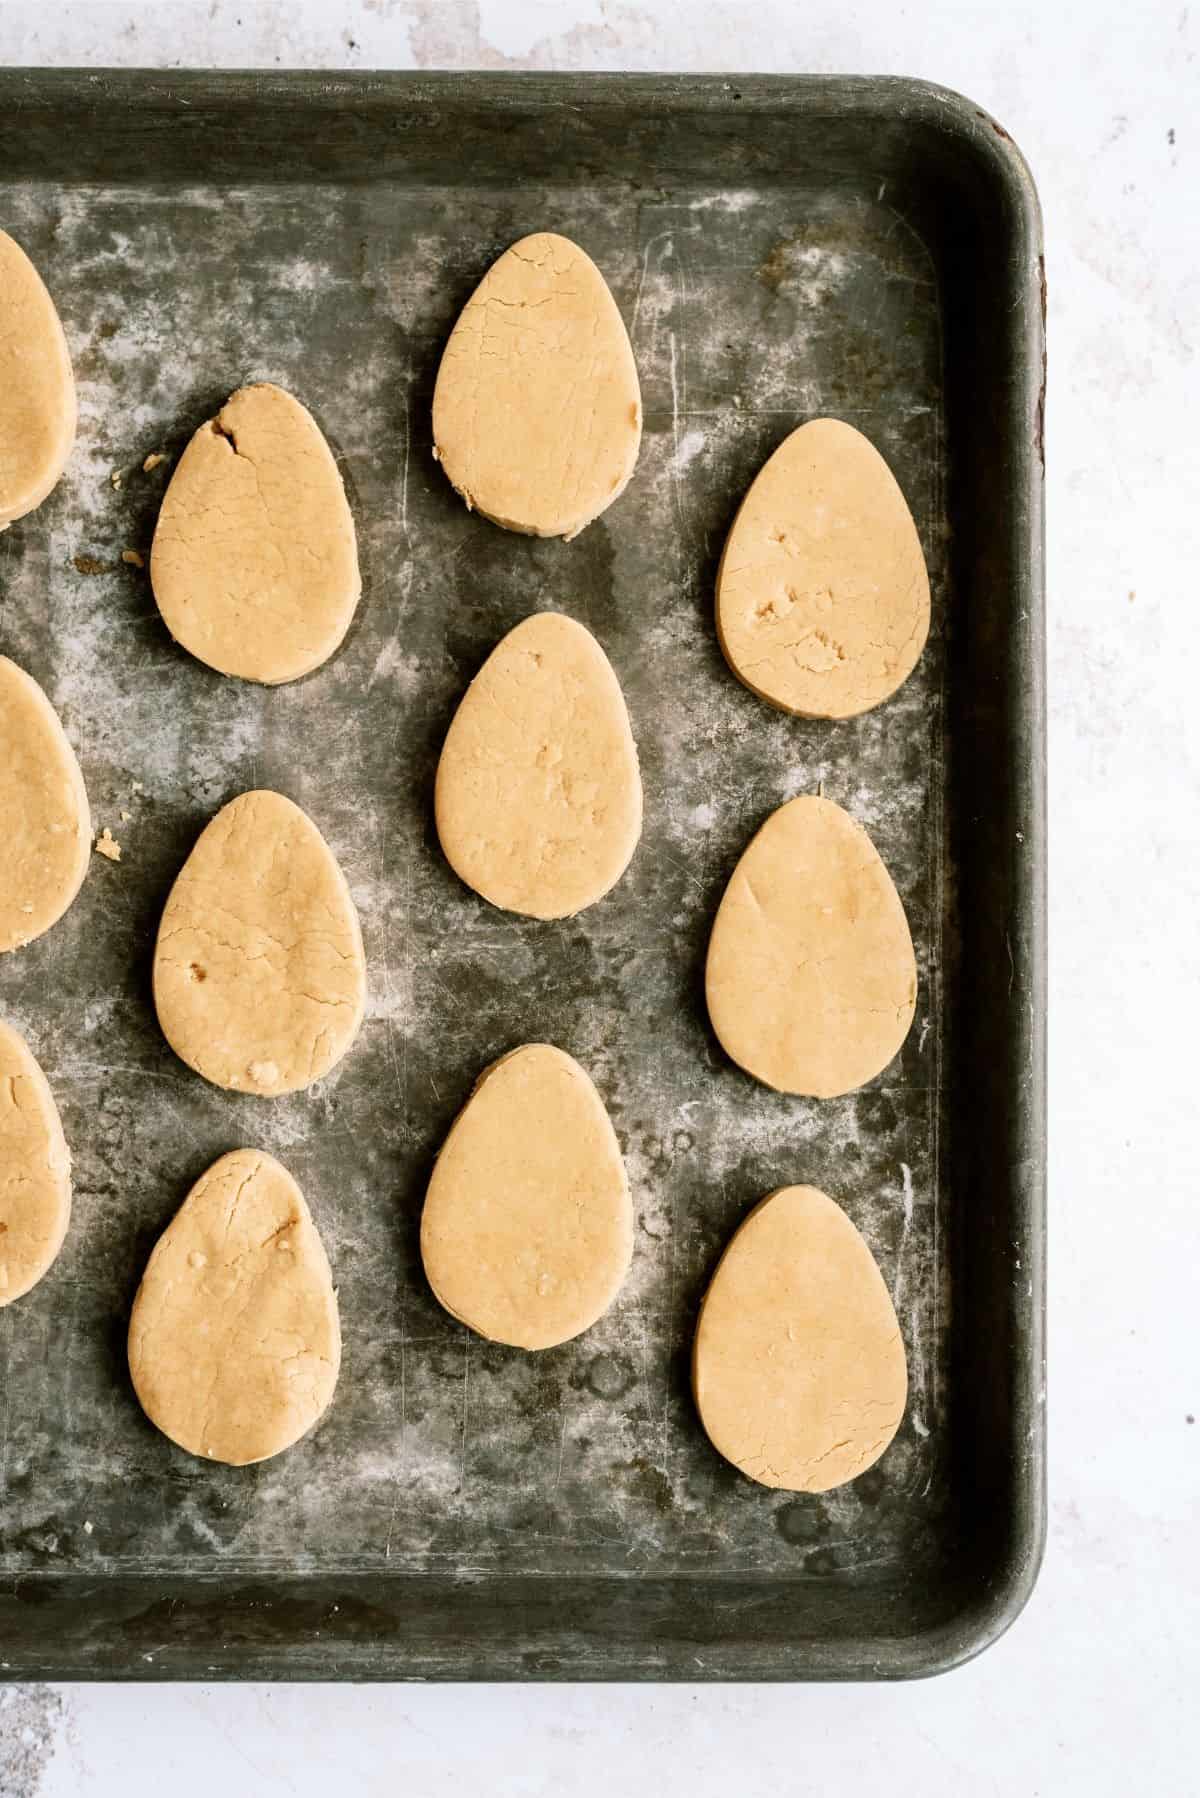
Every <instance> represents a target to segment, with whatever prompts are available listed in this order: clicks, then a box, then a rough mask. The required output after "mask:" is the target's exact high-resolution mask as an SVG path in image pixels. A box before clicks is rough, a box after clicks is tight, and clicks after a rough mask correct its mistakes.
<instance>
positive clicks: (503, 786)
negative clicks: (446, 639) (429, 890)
mask: <svg viewBox="0 0 1200 1798" xmlns="http://www.w3.org/2000/svg"><path fill="white" fill-rule="evenodd" d="M434 809H435V813H436V817H437V829H438V836H439V838H440V840H441V845H442V849H443V851H444V852H445V856H446V860H447V861H448V862H449V863H450V866H451V867H452V868H453V869H454V871H455V873H456V874H457V875H458V876H459V878H460V879H461V880H465V881H466V883H467V885H468V886H470V887H474V889H475V891H476V892H477V893H482V895H483V897H484V898H485V899H490V901H491V902H492V904H493V905H498V906H500V907H502V909H503V910H505V911H515V912H524V913H525V914H526V915H527V916H529V917H532V918H567V917H572V916H573V915H574V914H575V913H576V912H580V911H582V910H583V909H584V907H585V906H588V905H594V904H595V902H596V900H597V899H601V898H603V896H604V894H605V893H607V892H608V890H609V888H610V887H612V886H615V884H616V882H617V881H618V880H620V878H621V876H622V874H623V873H624V872H625V870H626V868H627V867H628V866H629V861H630V857H631V856H632V855H633V852H634V849H635V848H636V847H637V840H638V837H639V836H640V834H641V829H642V782H641V777H640V775H639V773H638V760H637V749H636V747H635V745H634V741H633V733H632V731H631V730H630V728H629V714H628V712H627V711H626V709H625V699H624V696H623V694H622V692H621V688H620V684H619V683H618V681H617V677H616V675H615V674H614V673H613V670H612V664H611V663H610V662H609V660H608V657H607V656H606V655H605V653H604V651H603V650H602V649H601V647H600V645H599V644H598V643H597V642H596V639H595V638H594V637H593V636H592V635H591V633H590V632H589V631H586V630H584V628H583V626H582V625H581V624H576V623H575V622H574V620H573V619H571V618H564V617H563V616H562V614H561V613H559V612H538V613H535V614H534V616H533V617H532V618H526V619H525V621H524V623H523V624H519V625H518V626H517V627H516V629H515V630H512V631H510V632H509V633H508V636H507V637H505V638H504V639H503V640H502V641H501V642H500V643H499V644H498V645H497V647H496V648H495V649H494V650H493V651H492V653H491V655H490V656H489V657H488V659H487V661H486V662H485V663H484V665H483V667H482V668H481V669H480V671H479V673H478V674H477V675H476V677H475V679H474V680H473V681H472V682H471V685H470V687H468V689H467V691H466V694H465V695H464V697H463V700H462V704H461V705H460V706H459V708H458V711H457V713H456V714H455V717H454V721H453V723H452V724H451V726H450V729H449V731H448V733H447V736H446V742H445V745H444V747H443V749H442V755H441V760H440V762H439V763H438V771H437V785H436V788H435V794H434Z"/></svg>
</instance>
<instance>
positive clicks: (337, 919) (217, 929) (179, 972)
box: [154, 792, 366, 1097]
mask: <svg viewBox="0 0 1200 1798" xmlns="http://www.w3.org/2000/svg"><path fill="white" fill-rule="evenodd" d="M365 1002H366V964H365V962H364V959H363V947H362V936H361V933H360V931H359V926H358V914H357V912H356V911H355V909H354V901H353V900H352V899H351V897H350V889H349V887H348V886H347V885H346V879H345V876H344V875H343V873H342V871H341V869H340V868H339V867H338V864H337V861H336V859H335V857H334V854H333V851H332V850H331V849H330V847H329V845H328V844H327V843H326V841H325V839H324V838H323V837H322V835H321V833H320V831H319V830H318V829H317V827H316V825H315V824H314V823H313V821H312V819H311V818H309V817H308V816H307V815H306V814H305V813H304V812H302V811H301V810H300V807H299V806H298V805H293V804H292V802H291V800H290V799H285V798H284V797H283V795H282V794H281V793H267V792H255V793H243V794H242V795H241V797H240V798H239V799H234V800H232V801H231V802H230V804H228V805H227V806H225V807H224V809H223V810H222V811H219V812H218V813H217V815H216V817H215V818H214V819H213V820H212V822H211V823H210V824H209V825H208V826H207V827H206V828H205V829H204V830H203V831H202V832H201V834H200V837H199V839H198V840H197V843H196V846H195V848H194V849H193V850H192V853H191V854H190V855H189V857H188V859H187V861H186V862H185V863H184V865H183V867H182V869H181V870H180V873H179V877H178V879H177V880H176V882H175V885H174V886H173V887H172V889H171V895H170V897H169V899H168V900H167V904H166V909H165V910H164V912H163V915H162V922H161V924H160V925H159V929H158V944H157V947H156V948H155V951H154V1003H155V1005H156V1006H157V1008H158V1021H159V1023H160V1024H161V1025H162V1030H163V1035H164V1036H165V1037H166V1039H167V1041H168V1042H169V1043H170V1045H171V1047H172V1048H173V1049H174V1051H175V1053H176V1055H178V1056H179V1058H180V1059H181V1060H182V1061H186V1062H187V1064H188V1066H189V1067H190V1068H194V1069H195V1071H196V1072H197V1073H198V1074H203V1076H204V1078H205V1079H206V1080H211V1081H212V1082H213V1084H214V1086H226V1087H231V1088H233V1089H235V1090H237V1091H241V1092H251V1093H259V1094H262V1095H264V1096H267V1097H275V1096H276V1095H277V1094H279V1093H290V1092H296V1091H297V1090H298V1089H299V1088H301V1087H305V1086H311V1085H312V1083H313V1081H314V1080H320V1079H321V1078H322V1076H323V1075H325V1074H327V1073H328V1072H329V1070H330V1069H331V1068H332V1067H333V1066H334V1064H335V1063H336V1062H338V1061H340V1060H341V1058H342V1056H343V1055H344V1054H345V1053H346V1050H347V1049H348V1048H349V1047H350V1044H351V1043H352V1042H353V1041H354V1038H355V1037H356V1035H357V1034H358V1027H359V1025H360V1024H361V1022H362V1015H363V1007H364V1004H365Z"/></svg>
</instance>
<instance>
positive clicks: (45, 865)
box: [0, 656, 92, 954]
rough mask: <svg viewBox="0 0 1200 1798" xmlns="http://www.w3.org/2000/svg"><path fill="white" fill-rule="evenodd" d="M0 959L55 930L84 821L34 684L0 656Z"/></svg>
mask: <svg viewBox="0 0 1200 1798" xmlns="http://www.w3.org/2000/svg"><path fill="white" fill-rule="evenodd" d="M0 825H2V826H3V831H4V854H3V856H2V857H0V954H3V953H4V951H5V950H7V949H20V948H21V947H22V946H23V945H24V944H25V943H29V942H32V941H33V939H34V937H37V936H41V935H42V933H43V932H44V931H47V930H49V928H50V926H51V925H52V924H57V922H58V920H59V919H60V918H61V917H62V915H63V913H64V912H65V911H66V909H67V907H68V906H69V905H70V903H71V901H72V900H73V899H74V897H75V895H76V893H78V891H79V889H80V887H81V886H82V885H83V877H84V875H85V874H86V873H87V870H88V862H89V860H90V858H91V852H92V821H91V814H90V812H89V810H88V796H87V791H86V789H85V787H84V784H83V775H82V774H81V773H80V771H79V763H78V762H77V761H76V759H75V751H74V750H73V749H72V748H71V745H70V744H69V743H68V741H67V737H66V732H65V731H64V730H63V727H62V725H61V723H60V722H59V718H58V713H57V712H56V711H55V710H54V707H53V706H52V705H51V704H50V701H49V700H48V699H47V698H46V695H45V694H44V693H43V692H42V689H41V688H40V687H39V686H38V684H37V682H36V681H35V680H34V679H33V678H32V677H31V676H30V675H28V674H26V673H25V671H24V669H23V668H18V667H17V664H16V663H15V662H10V661H9V660H8V658H7V656H0Z"/></svg>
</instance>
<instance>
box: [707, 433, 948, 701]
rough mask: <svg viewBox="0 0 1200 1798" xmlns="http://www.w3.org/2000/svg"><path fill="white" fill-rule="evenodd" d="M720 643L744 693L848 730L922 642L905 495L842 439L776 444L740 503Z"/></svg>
mask: <svg viewBox="0 0 1200 1798" xmlns="http://www.w3.org/2000/svg"><path fill="white" fill-rule="evenodd" d="M717 633H718V635H719V637H720V640H721V648H722V649H723V650H724V652H725V659H726V660H727V661H728V663H729V666H730V667H731V668H732V669H733V672H734V673H735V674H736V675H737V677H738V679H739V680H741V681H743V682H744V683H745V684H746V686H748V687H749V688H750V689H751V691H752V692H754V693H757V694H758V695H759V696H760V697H761V698H763V699H767V700H769V701H770V702H771V704H772V705H776V706H779V707H780V708H781V710H783V711H785V712H795V713H797V714H799V716H801V717H803V718H852V717H855V716H856V715H857V714H858V713H859V712H868V711H870V709H871V707H872V706H877V705H879V704H880V702H881V701H882V700H885V699H887V698H888V697H889V695H890V694H892V693H894V692H895V691H896V688H897V687H899V686H900V685H901V684H902V683H903V682H904V681H905V680H907V678H908V676H909V675H910V674H911V673H912V671H913V669H914V668H915V667H916V665H917V662H918V660H919V659H920V655H921V651H922V650H923V649H924V647H925V639H926V637H927V636H928V635H929V576H928V574H927V573H926V569H925V558H924V555H923V554H922V551H921V540H920V538H919V537H918V535H917V527H916V525H915V524H914V523H913V518H912V514H911V512H910V511H909V509H908V505H907V502H906V501H905V498H904V495H903V494H902V493H901V491H900V488H899V486H898V485H897V483H896V479H895V477H894V475H893V474H892V471H891V469H890V468H889V467H888V465H887V463H886V462H885V461H884V459H883V457H882V456H881V455H880V454H879V451H878V450H877V449H876V448H875V447H874V445H873V444H872V443H870V442H869V441H868V439H867V438H866V437H864V436H863V435H862V433H861V431H856V430H855V429H854V427H853V426H852V425H847V424H842V423H841V422H840V420H838V419H835V418H817V419H813V421H812V422H811V423H810V424H806V425H801V427H800V429H799V430H798V431H793V432H792V434H791V436H790V437H787V438H785V439H784V441H783V443H781V444H780V446H779V448H778V449H777V450H776V451H775V453H774V455H773V456H771V458H770V459H769V461H767V462H766V463H765V464H764V466H763V468H762V469H761V471H760V473H759V474H758V476H757V478H756V479H755V480H754V482H753V484H752V485H751V487H750V490H749V492H748V493H747V494H746V497H745V499H744V500H743V501H742V504H741V507H740V509H739V511H738V514H737V517H736V518H735V519H734V521H733V527H732V529H731V530H730V533H729V537H728V540H727V542H726V544H725V550H724V553H723V555H722V557H721V566H720V568H719V569H718V571H717Z"/></svg>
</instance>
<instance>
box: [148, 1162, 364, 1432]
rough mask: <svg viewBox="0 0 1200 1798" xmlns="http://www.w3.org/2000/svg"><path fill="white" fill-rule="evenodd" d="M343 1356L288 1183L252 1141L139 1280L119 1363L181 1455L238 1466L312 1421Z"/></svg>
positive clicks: (189, 1206)
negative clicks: (124, 1361)
mask: <svg viewBox="0 0 1200 1798" xmlns="http://www.w3.org/2000/svg"><path fill="white" fill-rule="evenodd" d="M341 1354H342V1344H341V1330H340V1326H339V1322H338V1306H337V1294H336V1293H335V1292H334V1288H333V1279H332V1276H331V1275H330V1272H329V1262H328V1259H327V1258H326V1254H325V1248H324V1244H323V1243H322V1241H321V1238H320V1236H319V1235H318V1233H317V1228H316V1225H315V1224H314V1223H313V1220H312V1217H311V1215H310V1213H309V1209H308V1206H307V1205H306V1204H305V1202H304V1195H303V1194H302V1193H301V1191H300V1188H299V1187H298V1186H297V1185H296V1182H295V1181H294V1180H293V1179H292V1176H291V1175H290V1174H289V1173H288V1171H287V1169H286V1168H285V1167H281V1166H280V1164H279V1162H278V1161H276V1160H275V1159H274V1158H273V1157H272V1156H270V1155H267V1154H264V1153H262V1152H261V1151H259V1150H256V1149H235V1150H234V1152H233V1153H232V1154H231V1155H223V1156H222V1157H221V1159H220V1160H219V1161H217V1162H214V1163H213V1165H212V1167H210V1168H209V1170H208V1172H207V1173H206V1174H203V1175H201V1177H200V1179H199V1180H197V1182H196V1184H195V1186H193V1188H192V1190H191V1192H190V1193H189V1194H188V1196H187V1198H186V1199H185V1200H184V1202H183V1205H182V1206H181V1207H180V1209H179V1211H178V1212H177V1213H176V1214H175V1217H174V1218H173V1219H172V1221H171V1223H170V1224H168V1226H167V1228H166V1229H165V1230H164V1231H163V1234H162V1235H161V1236H160V1237H159V1239H158V1242H157V1243H156V1244H155V1247H154V1251H153V1253H152V1254H151V1256H150V1260H149V1261H148V1263H147V1264H146V1271H145V1273H144V1274H143V1275H142V1283H141V1285H140V1286H139V1287H138V1292H137V1297H136V1299H135V1300H134V1304H133V1312H132V1314H131V1316H130V1320H129V1371H130V1374H131V1375H132V1378H133V1386H134V1391H135V1392H136V1393H137V1396H138V1400H139V1402H140V1404H141V1406H142V1409H143V1410H144V1411H145V1413H146V1415H147V1417H148V1418H149V1419H150V1421H151V1423H153V1424H156V1425H157V1426H158V1428H159V1429H160V1430H161V1431H162V1432H163V1434H164V1436H169V1437H170V1438H171V1441H172V1442H176V1443H178V1444H179V1447H180V1448H185V1449H187V1451H188V1453H189V1454H192V1455H202V1456H204V1457H205V1459H207V1460H212V1461H225V1462H227V1463H228V1464H229V1465H230V1466H231V1467H244V1466H246V1465H247V1464H248V1463H249V1462H251V1461H265V1460H266V1459H267V1457H268V1456H269V1455H277V1454H279V1453H280V1452H281V1451H282V1450H283V1449H285V1448H290V1447H291V1445H292V1443H293V1442H296V1441H297V1440H298V1439H299V1438H300V1437H301V1436H303V1435H304V1434H305V1433H306V1432H307V1431H308V1430H310V1429H311V1428H312V1426H313V1425H314V1424H315V1423H316V1421H317V1419H318V1418H319V1417H320V1416H321V1415H322V1413H323V1412H324V1411H325V1410H326V1408H327V1406H328V1404H329V1401H330V1399H331V1398H332V1397H333V1389H334V1387H335V1386H336V1384H337V1377H338V1367H339V1365H340V1362H341Z"/></svg>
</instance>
